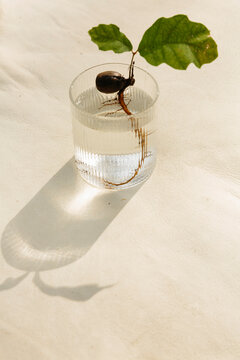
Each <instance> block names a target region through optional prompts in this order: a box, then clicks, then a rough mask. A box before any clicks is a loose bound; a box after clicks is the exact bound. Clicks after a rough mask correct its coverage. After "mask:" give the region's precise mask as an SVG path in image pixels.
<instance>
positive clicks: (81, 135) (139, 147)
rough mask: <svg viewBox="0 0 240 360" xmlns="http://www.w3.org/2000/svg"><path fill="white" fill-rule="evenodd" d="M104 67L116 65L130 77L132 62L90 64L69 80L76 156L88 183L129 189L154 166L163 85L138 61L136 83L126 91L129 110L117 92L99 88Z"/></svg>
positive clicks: (121, 72) (147, 176) (144, 177)
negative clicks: (158, 110)
mask: <svg viewBox="0 0 240 360" xmlns="http://www.w3.org/2000/svg"><path fill="white" fill-rule="evenodd" d="M104 71H117V72H119V73H120V74H121V75H123V76H124V77H125V78H127V77H128V72H129V65H127V64H114V63H113V64H110V63H109V64H102V65H97V66H94V67H91V68H90V69H88V70H86V71H84V72H82V73H81V74H79V75H78V76H77V77H76V78H75V79H74V80H73V82H72V84H71V86H70V100H71V108H72V124H73V139H74V152H75V162H76V166H77V168H78V169H79V171H80V174H81V176H82V178H83V179H84V180H86V181H87V182H88V183H90V184H92V185H94V186H97V187H102V188H107V189H125V188H129V187H131V186H134V185H137V184H139V183H141V182H143V181H145V180H146V179H147V178H149V176H150V175H151V173H152V171H153V169H154V166H155V162H156V148H155V141H156V140H155V133H156V129H157V126H156V125H157V124H156V123H157V121H156V120H157V119H156V114H155V108H156V101H157V98H158V85H157V83H156V81H155V80H154V78H153V77H152V76H151V75H150V74H148V73H147V72H146V71H144V70H142V69H140V68H138V67H135V68H134V78H135V84H134V85H133V86H129V87H128V88H127V89H125V91H124V102H125V104H126V106H127V108H128V110H129V111H130V113H131V115H128V114H127V113H126V112H125V111H124V109H123V107H122V106H121V105H120V103H119V100H118V93H117V92H116V93H113V94H104V93H101V92H99V91H98V90H97V88H96V85H95V80H96V76H97V75H98V74H99V73H101V72H104Z"/></svg>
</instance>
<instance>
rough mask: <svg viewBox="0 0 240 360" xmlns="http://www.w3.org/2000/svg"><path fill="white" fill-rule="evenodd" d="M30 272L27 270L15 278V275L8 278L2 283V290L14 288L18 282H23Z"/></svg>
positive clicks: (0, 289)
mask: <svg viewBox="0 0 240 360" xmlns="http://www.w3.org/2000/svg"><path fill="white" fill-rule="evenodd" d="M28 274H29V273H28V272H26V273H24V274H22V275H20V276H18V277H15V278H13V277H9V278H7V279H6V280H4V281H3V282H2V283H1V284H0V291H4V290H9V289H12V288H14V287H15V286H17V285H18V284H20V282H22V281H23V280H24V279H25V278H26V277H27V276H28Z"/></svg>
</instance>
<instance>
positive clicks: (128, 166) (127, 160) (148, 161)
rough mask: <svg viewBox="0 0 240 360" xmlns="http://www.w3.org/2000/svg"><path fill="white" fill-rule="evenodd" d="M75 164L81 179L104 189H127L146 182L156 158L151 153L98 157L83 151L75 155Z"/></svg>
mask: <svg viewBox="0 0 240 360" xmlns="http://www.w3.org/2000/svg"><path fill="white" fill-rule="evenodd" d="M75 163H76V166H77V168H78V169H79V170H80V174H81V176H82V178H83V179H84V180H85V181H86V182H88V183H89V184H91V185H93V186H96V187H98V188H105V189H115V190H118V189H128V188H130V187H132V186H136V185H138V184H140V183H142V182H144V181H146V180H147V179H148V178H149V177H150V175H151V174H152V172H153V169H154V167H155V163H156V156H155V154H154V153H153V152H152V151H149V152H148V153H147V154H145V158H144V160H143V161H142V159H141V153H133V154H127V155H99V154H92V153H87V152H85V151H82V152H80V153H79V152H78V153H77V154H75Z"/></svg>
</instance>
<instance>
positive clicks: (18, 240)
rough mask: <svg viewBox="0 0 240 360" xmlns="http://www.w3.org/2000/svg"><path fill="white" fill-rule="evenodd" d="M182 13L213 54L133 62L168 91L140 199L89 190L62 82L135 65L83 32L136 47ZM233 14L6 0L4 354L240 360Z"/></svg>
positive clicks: (0, 161)
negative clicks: (110, 31)
mask: <svg viewBox="0 0 240 360" xmlns="http://www.w3.org/2000/svg"><path fill="white" fill-rule="evenodd" d="M179 13H183V14H187V15H188V16H189V18H190V19H191V20H193V21H199V22H203V23H204V24H206V25H207V27H208V28H209V29H210V30H211V34H212V36H213V37H214V39H215V40H216V41H217V43H218V45H219V54H220V56H219V58H218V59H217V60H216V61H215V62H214V63H212V64H211V65H208V66H204V67H203V68H202V69H201V70H198V69H197V68H194V67H193V66H190V67H189V69H188V70H187V71H186V72H184V71H175V70H173V69H171V68H168V67H167V66H165V65H162V66H160V67H159V68H154V67H151V66H150V65H148V64H147V63H146V62H145V60H144V59H141V58H140V56H138V57H137V58H136V62H137V64H138V65H139V66H142V67H144V68H145V69H147V70H148V71H150V72H151V74H152V75H153V76H155V77H156V79H157V80H158V82H159V86H160V99H159V104H158V110H159V133H158V136H159V158H158V163H157V167H156V170H155V172H154V174H153V176H152V177H151V179H150V180H149V181H148V182H147V183H145V184H144V185H143V186H142V187H140V188H139V189H135V190H131V191H127V192H120V193H111V194H109V193H108V192H104V191H98V190H95V189H93V188H90V187H88V186H87V185H86V184H84V183H83V182H82V181H81V179H80V178H79V177H78V176H77V174H76V172H75V171H74V168H73V166H72V162H71V160H70V159H71V157H72V155H73V145H72V136H71V117H70V106H69V100H68V86H69V84H70V82H71V80H72V78H73V77H74V76H76V75H77V74H78V73H79V72H80V71H82V70H84V69H85V68H87V67H89V66H91V65H96V64H99V63H102V62H111V61H113V62H114V61H116V62H118V61H122V62H129V55H128V54H122V55H115V54H113V53H112V52H99V51H98V50H97V47H96V46H95V45H94V44H93V43H91V42H90V38H89V36H88V34H87V31H88V29H90V28H91V27H92V26H95V25H97V24H99V23H116V24H118V25H119V26H120V29H121V30H122V31H123V32H124V33H126V35H127V36H129V38H130V39H132V41H133V43H134V44H135V47H136V46H137V44H138V42H139V40H140V38H141V36H142V34H143V31H144V30H145V29H146V28H147V27H149V26H150V25H151V24H152V23H153V22H154V21H155V20H156V19H157V18H158V17H160V16H165V17H168V16H172V15H174V14H179ZM239 16H240V3H239V0H228V1H223V0H183V1H178V0H167V1H166V0H162V1H160V0H159V1H158V0H148V1H147V2H145V1H139V0H138V1H137V0H121V1H110V0H101V1H96V0H52V1H49V0H41V1H40V0H39V1H36V0H2V1H1V19H0V48H1V57H0V81H1V86H0V98H1V104H0V107H1V122H0V144H1V145H0V146H1V152H0V166H1V178H0V204H1V208H0V232H1V233H2V234H3V235H2V252H1V254H0V290H1V292H0V358H1V359H2V360H19V359H21V360H32V359H34V360H55V359H56V360H66V359H68V360H75V359H81V360H92V359H95V360H110V359H111V360H112V359H114V360H123V359H125V360H160V359H161V360H180V359H181V360H183V359H184V360H193V359H194V360H238V359H240V342H239V339H240V286H239V284H240V261H239V259H240V236H239V235H240V221H239V218H240V202H239V198H240V187H239V184H240V161H239V155H240V142H239V137H240V122H239V113H240V105H239V93H240V91H239V83H240V70H239V68H240V67H239V57H240V46H239V45H240V44H239V32H240V25H239ZM58 171H59V172H58ZM57 172H58V173H57ZM56 173H57V174H56ZM55 174H56V175H55ZM54 175H55V176H54ZM85 253H86V255H85V256H82V255H83V254H85Z"/></svg>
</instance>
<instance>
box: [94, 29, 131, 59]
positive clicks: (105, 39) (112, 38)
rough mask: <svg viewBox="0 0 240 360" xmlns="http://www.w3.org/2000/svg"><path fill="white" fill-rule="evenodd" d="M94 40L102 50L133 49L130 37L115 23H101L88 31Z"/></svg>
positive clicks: (122, 50) (119, 50) (116, 51)
mask: <svg viewBox="0 0 240 360" xmlns="http://www.w3.org/2000/svg"><path fill="white" fill-rule="evenodd" d="M88 33H89V35H90V36H91V39H92V41H93V42H94V43H95V44H97V45H98V47H99V49H100V50H104V51H106V50H112V51H114V52H115V53H122V52H125V51H131V50H132V44H131V42H130V41H129V40H128V38H127V37H126V36H125V35H124V34H123V33H122V32H120V30H119V27H118V26H116V25H113V24H110V25H105V24H100V25H98V26H96V27H93V28H92V29H91V30H89V31H88Z"/></svg>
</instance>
